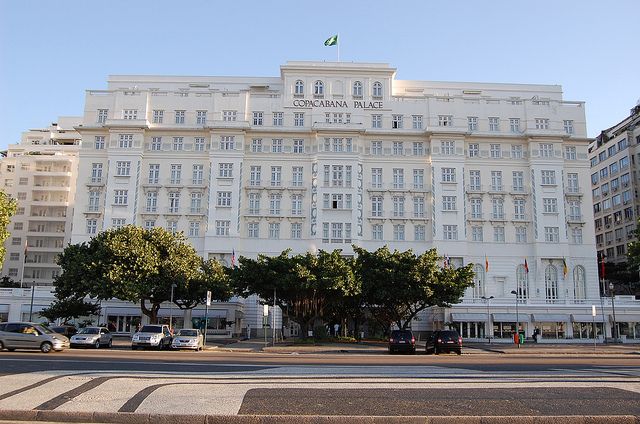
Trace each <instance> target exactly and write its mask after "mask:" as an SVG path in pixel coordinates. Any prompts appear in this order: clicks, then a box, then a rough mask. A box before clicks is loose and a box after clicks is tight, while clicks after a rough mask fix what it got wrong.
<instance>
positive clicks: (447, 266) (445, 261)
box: [442, 255, 451, 268]
mask: <svg viewBox="0 0 640 424" xmlns="http://www.w3.org/2000/svg"><path fill="white" fill-rule="evenodd" d="M450 262H451V259H449V257H448V256H447V255H444V262H443V264H442V265H443V266H444V268H449V265H450V264H451V263H450Z"/></svg>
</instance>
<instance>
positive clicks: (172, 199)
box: [168, 192, 180, 213]
mask: <svg viewBox="0 0 640 424" xmlns="http://www.w3.org/2000/svg"><path fill="white" fill-rule="evenodd" d="M168 197H169V213H178V212H179V211H180V193H178V192H171V193H169V196H168Z"/></svg>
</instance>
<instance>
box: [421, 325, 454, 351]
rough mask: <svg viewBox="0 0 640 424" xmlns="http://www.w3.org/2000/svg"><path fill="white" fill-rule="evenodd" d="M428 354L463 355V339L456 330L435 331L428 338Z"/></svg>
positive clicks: (426, 348) (426, 347)
mask: <svg viewBox="0 0 640 424" xmlns="http://www.w3.org/2000/svg"><path fill="white" fill-rule="evenodd" d="M425 350H426V352H427V353H428V354H429V353H433V354H436V355H437V354H438V353H440V352H455V353H457V354H458V355H462V337H460V334H458V332H457V331H456V330H439V331H434V332H433V334H431V336H430V337H428V338H427V344H426V346H425Z"/></svg>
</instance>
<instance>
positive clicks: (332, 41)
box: [324, 34, 338, 46]
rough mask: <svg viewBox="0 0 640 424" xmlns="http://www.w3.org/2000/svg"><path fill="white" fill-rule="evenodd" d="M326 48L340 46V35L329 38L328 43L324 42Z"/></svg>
mask: <svg viewBox="0 0 640 424" xmlns="http://www.w3.org/2000/svg"><path fill="white" fill-rule="evenodd" d="M324 45H325V46H337V45H338V34H336V35H332V36H331V37H329V38H327V41H325V42H324Z"/></svg>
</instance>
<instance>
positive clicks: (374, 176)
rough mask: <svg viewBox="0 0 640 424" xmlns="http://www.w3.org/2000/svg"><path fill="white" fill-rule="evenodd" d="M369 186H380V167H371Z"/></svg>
mask: <svg viewBox="0 0 640 424" xmlns="http://www.w3.org/2000/svg"><path fill="white" fill-rule="evenodd" d="M371 188H382V168H371Z"/></svg>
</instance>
